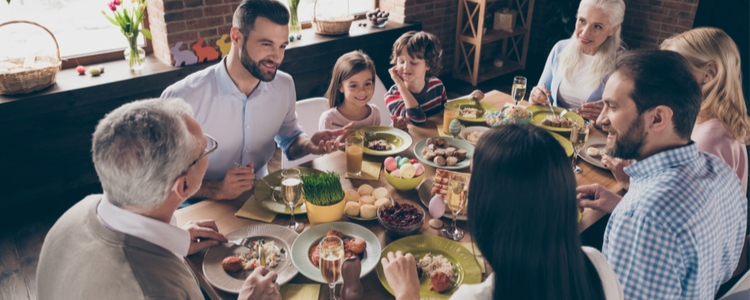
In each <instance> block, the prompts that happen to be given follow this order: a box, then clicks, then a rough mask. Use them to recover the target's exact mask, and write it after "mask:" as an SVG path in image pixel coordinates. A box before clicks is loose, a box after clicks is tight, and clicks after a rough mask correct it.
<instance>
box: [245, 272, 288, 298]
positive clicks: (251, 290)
mask: <svg viewBox="0 0 750 300" xmlns="http://www.w3.org/2000/svg"><path fill="white" fill-rule="evenodd" d="M278 277H279V275H278V274H276V272H274V271H270V270H268V269H266V267H259V268H256V269H255V270H254V271H253V272H252V273H250V276H248V277H247V279H245V282H244V283H242V287H241V288H240V295H239V296H238V297H237V299H240V300H256V299H258V300H260V299H263V300H266V299H269V300H281V294H280V293H279V284H278V283H276V278H278Z"/></svg>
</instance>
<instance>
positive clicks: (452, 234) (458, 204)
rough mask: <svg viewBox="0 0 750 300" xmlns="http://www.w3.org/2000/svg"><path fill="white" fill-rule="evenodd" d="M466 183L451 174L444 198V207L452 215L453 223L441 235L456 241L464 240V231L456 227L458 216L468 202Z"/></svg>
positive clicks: (459, 176)
mask: <svg viewBox="0 0 750 300" xmlns="http://www.w3.org/2000/svg"><path fill="white" fill-rule="evenodd" d="M467 185H468V182H467V181H466V178H465V177H464V176H461V175H458V174H452V175H451V176H450V182H449V183H448V195H447V196H446V197H445V198H444V199H445V205H447V206H448V209H450V211H451V213H452V214H453V223H452V224H451V226H450V227H448V228H444V229H443V230H442V233H443V235H444V236H445V237H447V238H449V239H452V240H454V241H458V240H461V239H463V238H464V231H463V230H461V229H459V228H458V227H457V226H456V218H457V217H458V214H459V213H460V212H461V211H462V210H463V209H464V208H465V207H466V202H467V200H468V194H469V193H468V189H467Z"/></svg>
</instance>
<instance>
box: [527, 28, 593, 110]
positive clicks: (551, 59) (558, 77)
mask: <svg viewBox="0 0 750 300" xmlns="http://www.w3.org/2000/svg"><path fill="white" fill-rule="evenodd" d="M571 42H572V40H571V39H565V40H562V41H559V42H557V44H555V46H554V47H552V51H550V53H549V56H547V63H546V64H545V65H544V71H542V76H541V77H539V83H537V86H540V85H542V84H544V85H545V86H546V87H547V89H548V90H549V91H550V93H551V96H552V105H554V106H559V105H558V101H557V96H558V95H557V94H558V92H559V91H560V82H562V78H563V74H561V72H562V71H561V70H560V68H559V66H560V53H562V51H563V49H565V47H567V46H568V44H569V43H571ZM531 90H532V89H531V88H530V89H529V91H531ZM603 92H604V82H602V84H600V85H599V87H597V88H596V90H594V91H593V92H592V93H591V95H589V97H588V99H586V101H585V102H593V101H599V100H601V99H602V93H603ZM530 94H531V93H530V92H529V95H530ZM527 96H528V95H527Z"/></svg>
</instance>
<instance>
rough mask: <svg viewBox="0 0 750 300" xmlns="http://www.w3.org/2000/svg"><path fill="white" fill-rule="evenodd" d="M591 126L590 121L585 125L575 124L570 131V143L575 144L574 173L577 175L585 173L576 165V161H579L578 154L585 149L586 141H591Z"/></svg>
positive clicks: (584, 123)
mask: <svg viewBox="0 0 750 300" xmlns="http://www.w3.org/2000/svg"><path fill="white" fill-rule="evenodd" d="M590 125H591V123H589V121H585V122H583V125H580V124H578V123H576V122H573V128H572V129H571V131H570V143H572V144H573V172H575V173H576V174H581V173H582V172H583V170H581V168H580V167H579V166H578V164H576V161H577V160H578V152H580V151H581V150H582V149H583V147H584V146H585V145H586V141H588V139H589V127H591V126H590Z"/></svg>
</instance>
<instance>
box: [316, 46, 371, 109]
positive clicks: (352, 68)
mask: <svg viewBox="0 0 750 300" xmlns="http://www.w3.org/2000/svg"><path fill="white" fill-rule="evenodd" d="M363 70H370V72H372V83H373V84H375V63H374V62H373V61H372V59H370V56H368V55H367V54H365V53H364V52H362V51H361V50H355V51H352V52H349V53H346V54H344V55H342V56H341V57H339V59H338V60H337V61H336V65H334V66H333V76H332V77H331V84H330V85H329V86H328V91H327V92H326V94H325V97H326V98H328V106H329V107H330V108H334V107H336V106H339V105H341V103H344V93H342V92H341V91H340V87H341V82H343V81H344V80H347V79H349V78H350V77H352V76H354V75H357V73H359V72H362V71H363Z"/></svg>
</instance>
